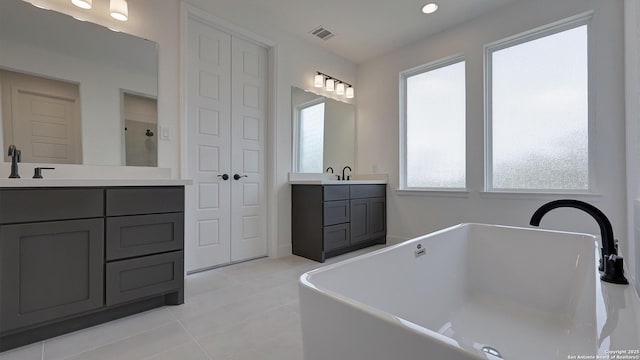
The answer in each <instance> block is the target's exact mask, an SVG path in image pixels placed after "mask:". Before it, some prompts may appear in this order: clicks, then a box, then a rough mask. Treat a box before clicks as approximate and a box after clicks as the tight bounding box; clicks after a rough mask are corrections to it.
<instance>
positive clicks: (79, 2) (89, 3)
mask: <svg viewBox="0 0 640 360" xmlns="http://www.w3.org/2000/svg"><path fill="white" fill-rule="evenodd" d="M71 3H72V4H73V5H75V6H77V7H79V8H81V9H85V10H89V9H91V8H92V7H93V0H71Z"/></svg>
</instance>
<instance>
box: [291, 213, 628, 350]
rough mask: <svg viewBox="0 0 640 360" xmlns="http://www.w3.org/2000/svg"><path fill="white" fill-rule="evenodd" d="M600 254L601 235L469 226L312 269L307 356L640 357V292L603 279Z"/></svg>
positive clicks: (304, 302)
mask: <svg viewBox="0 0 640 360" xmlns="http://www.w3.org/2000/svg"><path fill="white" fill-rule="evenodd" d="M597 250H598V246H597V244H596V239H595V237H594V236H591V235H585V234H575V233H567V232H555V231H545V230H538V229H529V228H515V227H505V226H496V225H480V224H462V225H457V226H454V227H451V228H448V229H445V230H442V231H439V232H436V233H433V234H430V235H426V236H422V237H419V238H416V239H413V240H410V241H407V242H405V243H403V244H400V245H397V246H394V247H390V248H386V249H382V250H380V251H377V252H374V253H371V254H367V255H364V256H361V257H358V258H355V259H351V260H348V261H345V262H342V263H338V264H334V265H330V266H327V267H324V268H321V269H318V270H315V271H312V272H309V273H307V274H305V275H303V276H302V278H301V286H300V294H301V298H300V305H301V310H302V327H303V339H304V348H305V359H306V360H316V359H318V360H319V359H349V360H357V359H363V360H364V359H367V360H371V359H374V360H375V359H380V360H383V359H389V358H390V356H393V357H394V358H395V359H429V358H434V359H440V358H442V359H444V358H446V359H478V358H480V359H492V360H494V359H500V358H503V359H524V360H528V359H563V360H565V359H568V358H569V357H570V356H574V355H575V356H579V355H588V356H595V355H606V354H607V353H608V352H609V351H611V350H621V351H622V350H624V351H635V350H638V349H640V339H639V335H638V326H637V324H638V308H639V305H638V304H639V303H638V298H637V295H636V293H635V291H634V290H633V287H632V286H624V285H615V284H608V283H602V282H601V281H600V280H599V274H598V271H597V261H598V259H597V254H598V251H597ZM416 252H419V253H418V255H417V254H416ZM421 253H423V255H420V254H421ZM327 329H331V330H327ZM393 339H395V340H393ZM392 340H393V341H392ZM426 355H431V356H432V357H430V356H426ZM636 355H640V353H638V354H636ZM638 358H640V356H638Z"/></svg>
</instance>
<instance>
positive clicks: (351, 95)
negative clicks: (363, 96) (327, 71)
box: [346, 86, 355, 99]
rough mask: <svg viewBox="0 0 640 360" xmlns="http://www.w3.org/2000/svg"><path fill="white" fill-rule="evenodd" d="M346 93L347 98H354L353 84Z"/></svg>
mask: <svg viewBox="0 0 640 360" xmlns="http://www.w3.org/2000/svg"><path fill="white" fill-rule="evenodd" d="M346 94H347V99H353V97H354V96H355V94H354V90H353V88H352V87H351V86H349V87H348V88H347V92H346Z"/></svg>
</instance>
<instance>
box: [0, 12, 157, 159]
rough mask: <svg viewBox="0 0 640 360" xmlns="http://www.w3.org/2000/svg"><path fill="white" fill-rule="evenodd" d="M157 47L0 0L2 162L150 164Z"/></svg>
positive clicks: (154, 125)
mask: <svg viewBox="0 0 640 360" xmlns="http://www.w3.org/2000/svg"><path fill="white" fill-rule="evenodd" d="M157 94H158V46H157V44H156V43H154V42H151V41H148V40H145V39H141V38H138V37H135V36H132V35H129V34H125V33H121V32H116V31H112V30H109V29H107V28H106V27H103V26H100V25H96V24H93V23H90V22H84V21H80V20H77V19H74V18H72V17H71V16H68V15H65V14H61V13H58V12H55V11H49V10H44V9H39V8H36V7H35V6H32V5H31V4H29V3H26V2H24V1H22V0H3V1H2V2H0V99H1V101H0V120H2V126H0V132H1V134H0V135H1V136H0V139H2V148H3V153H4V154H5V155H4V160H5V161H9V159H8V157H7V153H6V149H7V147H8V146H9V144H15V145H16V146H17V147H18V149H20V150H21V151H22V161H23V162H35V163H52V164H86V165H133V166H157V145H158V144H157V138H158V133H159V131H158V120H157Z"/></svg>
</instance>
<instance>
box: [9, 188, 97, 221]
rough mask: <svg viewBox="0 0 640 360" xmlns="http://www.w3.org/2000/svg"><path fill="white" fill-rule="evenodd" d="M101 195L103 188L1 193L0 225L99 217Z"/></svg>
mask: <svg viewBox="0 0 640 360" xmlns="http://www.w3.org/2000/svg"><path fill="white" fill-rule="evenodd" d="M103 193H104V191H103V190H102V189H33V188H27V189H12V190H0V223H1V224H7V223H22V222H36V221H51V220H70V219H86V218H94V217H101V216H103V215H104V205H103Z"/></svg>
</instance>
